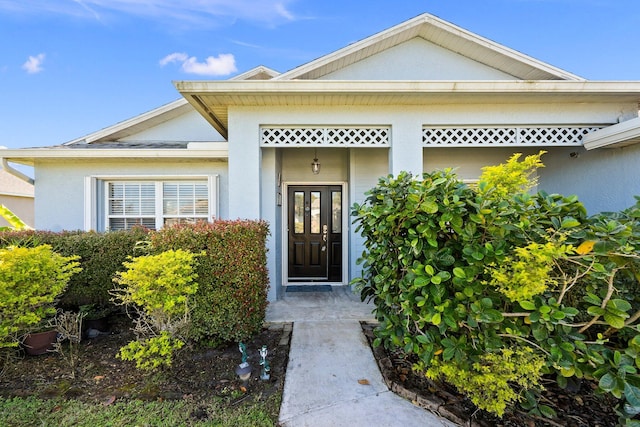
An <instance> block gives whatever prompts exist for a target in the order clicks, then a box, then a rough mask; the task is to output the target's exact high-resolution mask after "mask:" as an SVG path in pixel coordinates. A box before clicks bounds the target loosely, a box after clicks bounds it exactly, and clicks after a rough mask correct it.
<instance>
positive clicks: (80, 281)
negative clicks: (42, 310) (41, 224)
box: [0, 228, 148, 310]
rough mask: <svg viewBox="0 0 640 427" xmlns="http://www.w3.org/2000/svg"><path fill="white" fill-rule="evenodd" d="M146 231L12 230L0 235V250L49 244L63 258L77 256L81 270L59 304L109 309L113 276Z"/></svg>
mask: <svg viewBox="0 0 640 427" xmlns="http://www.w3.org/2000/svg"><path fill="white" fill-rule="evenodd" d="M147 233H148V232H147V231H145V230H144V229H143V228H134V229H133V230H129V231H112V232H109V233H96V232H84V231H64V232H60V233H54V232H50V231H33V230H29V231H11V232H2V233H0V247H7V246H11V245H14V246H21V247H35V246H38V245H40V244H49V245H51V246H52V248H53V249H54V251H55V252H57V253H59V254H61V255H63V256H72V255H77V256H79V257H80V258H79V260H78V261H79V262H80V266H81V267H82V271H80V272H79V273H78V274H75V275H74V276H73V277H71V279H70V280H69V285H68V286H67V288H66V290H65V292H64V293H63V295H62V296H61V297H60V300H59V303H58V305H59V306H60V307H63V308H66V309H73V310H77V309H78V308H79V307H80V306H82V305H89V304H93V305H94V306H96V307H104V306H109V305H110V304H111V303H110V298H111V296H110V295H109V291H110V290H111V289H113V286H114V284H113V280H112V279H113V276H114V275H115V273H116V272H117V271H120V270H122V263H123V262H124V261H125V260H126V259H127V257H129V256H133V255H135V246H136V243H137V242H139V241H141V240H144V239H146V236H147Z"/></svg>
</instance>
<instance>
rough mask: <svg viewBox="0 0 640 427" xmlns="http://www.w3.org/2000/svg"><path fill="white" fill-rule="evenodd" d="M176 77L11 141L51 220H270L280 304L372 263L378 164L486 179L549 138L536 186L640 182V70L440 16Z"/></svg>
mask: <svg viewBox="0 0 640 427" xmlns="http://www.w3.org/2000/svg"><path fill="white" fill-rule="evenodd" d="M175 86H176V88H177V90H178V92H179V93H180V94H181V95H182V98H181V99H179V100H178V101H175V102H173V103H170V104H168V105H165V106H162V107H160V108H158V109H155V110H153V111H150V112H148V113H145V114H142V115H140V116H137V117H134V118H132V119H130V120H128V121H125V122H122V123H118V124H116V125H114V126H112V127H109V128H106V129H103V130H101V131H98V132H95V133H93V134H90V135H87V136H85V137H82V138H79V139H76V140H74V141H70V142H68V143H66V144H63V145H60V146H55V147H44V148H32V149H19V150H5V152H4V153H2V155H3V158H4V160H6V161H10V162H15V163H24V164H31V165H33V166H34V167H35V200H36V202H35V203H36V204H35V212H36V214H35V215H36V217H35V226H36V227H37V228H39V229H50V230H62V229H86V230H99V231H104V230H112V229H119V228H126V227H130V226H132V225H134V224H138V223H141V224H144V225H146V226H149V227H162V226H163V225H165V224H172V223H175V222H179V221H185V220H187V221H190V220H193V219H198V218H200V219H211V218H229V219H234V218H249V219H263V220H266V221H268V222H269V224H270V228H271V236H270V239H269V241H268V249H269V251H268V267H269V272H270V273H269V274H270V282H271V284H272V286H271V289H270V291H269V299H270V300H275V299H278V298H280V297H281V296H282V295H283V292H284V291H285V287H286V286H288V285H290V284H308V283H316V284H317V283H320V282H322V283H331V284H348V283H349V281H350V279H352V278H353V277H356V276H358V275H359V273H360V270H359V267H358V265H357V264H356V260H357V258H358V257H359V256H360V255H361V253H362V240H361V237H360V236H359V235H358V234H357V233H356V232H355V227H353V226H352V224H351V220H352V219H351V218H350V213H349V207H350V206H351V205H353V203H355V202H361V201H362V200H363V199H364V197H365V196H364V194H365V192H366V191H367V190H368V189H370V188H371V187H373V186H374V185H375V184H376V183H377V181H378V179H379V177H381V176H385V175H388V174H394V175H397V174H398V173H399V172H401V171H410V172H412V173H414V174H421V173H423V172H428V171H432V170H435V169H440V168H445V167H453V168H457V172H458V174H459V176H460V177H461V178H463V179H465V180H469V181H473V180H474V179H477V177H478V176H479V174H480V171H481V167H482V166H485V165H491V164H498V163H501V162H503V161H505V160H506V159H508V158H509V157H510V156H511V155H512V154H513V153H516V152H520V153H524V154H532V153H537V152H538V151H539V150H545V151H547V154H545V155H544V156H543V161H544V163H545V165H546V167H545V168H544V169H541V171H540V172H539V188H541V189H544V190H545V191H547V192H559V193H563V194H577V195H578V196H579V197H580V199H581V200H582V201H583V202H584V203H585V205H586V206H587V209H588V210H589V212H590V213H595V212H598V211H606V210H620V209H623V208H625V207H628V206H630V205H632V204H633V203H634V202H635V200H634V197H633V196H634V195H640V172H639V170H640V169H639V168H638V167H637V165H638V164H640V162H639V161H640V145H638V144H636V142H640V118H638V105H639V102H640V82H635V81H634V82H627V81H624V82H623V81H616V82H611V81H587V80H585V79H583V78H581V77H579V76H577V75H574V74H572V73H569V72H567V71H564V70H561V69H558V68H556V67H553V66H551V65H549V64H546V63H543V62H541V61H538V60H536V59H534V58H531V57H529V56H527V55H524V54H522V53H520V52H517V51H514V50H512V49H509V48H507V47H505V46H502V45H500V44H497V43H495V42H493V41H490V40H488V39H485V38H483V37H481V36H479V35H476V34H473V33H471V32H468V31H466V30H464V29H462V28H460V27H457V26H455V25H453V24H451V23H448V22H445V21H443V20H441V19H439V18H437V17H435V16H432V15H429V14H424V15H420V16H418V17H416V18H413V19H411V20H409V21H406V22H404V23H401V24H400V25H397V26H395V27H392V28H390V29H388V30H385V31H383V32H381V33H378V34H375V35H373V36H371V37H369V38H366V39H364V40H361V41H359V42H356V43H353V44H351V45H349V46H346V47H345V48H343V49H340V50H338V51H336V52H333V53H330V54H328V55H326V56H324V57H321V58H319V59H317V60H314V61H312V62H309V63H307V64H304V65H302V66H300V67H297V68H294V69H293V70H291V71H288V72H285V73H283V74H279V73H277V72H275V71H273V70H271V69H268V68H265V67H258V68H256V69H254V70H251V71H249V72H247V73H245V74H242V75H240V76H237V77H236V78H234V79H231V80H226V81H180V82H176V83H175Z"/></svg>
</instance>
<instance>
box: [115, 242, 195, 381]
mask: <svg viewBox="0 0 640 427" xmlns="http://www.w3.org/2000/svg"><path fill="white" fill-rule="evenodd" d="M197 257H198V255H197V254H194V253H192V252H189V251H184V250H182V249H178V250H168V251H165V252H162V253H159V254H157V255H144V256H140V257H137V258H132V259H131V260H130V261H126V262H125V263H124V267H125V268H126V270H125V271H122V272H119V273H118V274H117V275H116V277H115V278H114V281H115V282H116V283H117V284H118V285H119V287H118V288H117V289H115V290H114V291H113V292H112V293H113V295H114V296H115V301H116V303H117V304H119V305H125V306H127V307H130V308H133V309H135V310H136V311H137V315H138V317H136V318H134V321H135V322H136V323H135V324H136V327H135V328H134V331H135V332H136V335H137V340H136V341H133V342H130V343H129V344H128V345H126V346H125V347H122V348H121V349H120V352H119V353H118V357H120V358H122V359H123V360H135V361H136V366H137V367H138V368H140V369H156V368H159V367H162V366H170V365H171V360H172V356H173V353H174V352H175V351H177V350H179V349H180V348H182V346H183V345H184V343H185V340H186V334H188V330H189V315H190V303H191V301H190V298H191V297H192V296H193V295H194V294H195V293H196V291H197V289H198V284H197V283H196V282H195V279H196V278H197V277H198V275H197V274H196V272H195V268H194V264H195V263H196V258H197Z"/></svg>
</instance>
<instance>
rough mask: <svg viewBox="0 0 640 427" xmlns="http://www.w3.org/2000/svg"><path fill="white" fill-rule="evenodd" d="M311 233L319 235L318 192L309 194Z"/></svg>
mask: <svg viewBox="0 0 640 427" xmlns="http://www.w3.org/2000/svg"><path fill="white" fill-rule="evenodd" d="M311 232H312V233H314V234H320V192H319V191H312V192H311Z"/></svg>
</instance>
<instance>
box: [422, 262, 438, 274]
mask: <svg viewBox="0 0 640 427" xmlns="http://www.w3.org/2000/svg"><path fill="white" fill-rule="evenodd" d="M424 271H425V272H426V273H427V274H428V275H429V276H433V275H434V274H436V271H435V270H434V268H433V266H432V265H430V264H427V265H425V266H424Z"/></svg>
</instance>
